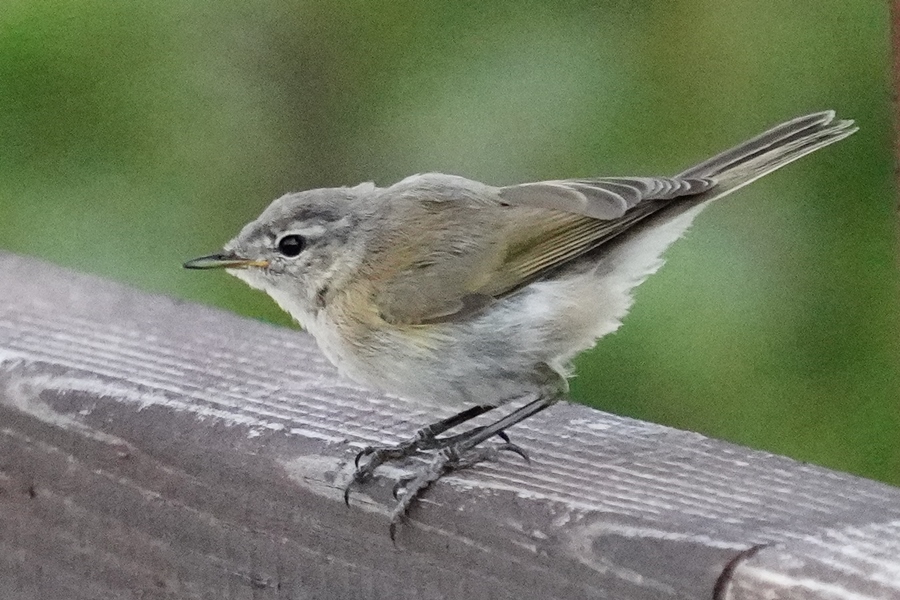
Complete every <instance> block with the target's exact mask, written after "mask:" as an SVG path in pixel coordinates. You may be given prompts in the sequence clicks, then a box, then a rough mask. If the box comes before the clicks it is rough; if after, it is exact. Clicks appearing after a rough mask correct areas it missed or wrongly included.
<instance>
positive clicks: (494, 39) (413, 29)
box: [0, 0, 900, 483]
mask: <svg viewBox="0 0 900 600" xmlns="http://www.w3.org/2000/svg"><path fill="white" fill-rule="evenodd" d="M887 10H888V7H887V3H885V2H864V1H862V0H852V1H849V2H848V1H847V0H795V1H794V2H783V1H775V0H667V1H665V2H664V1H662V0H647V1H643V2H640V1H634V0H629V1H627V2H625V1H621V0H620V1H614V0H607V1H596V0H593V1H590V2H587V1H582V2H554V3H551V2H538V1H536V0H530V1H527V0H526V1H517V2H512V1H508V0H506V1H496V2H490V3H488V2H473V1H462V2H444V1H438V0H419V1H416V2H411V1H409V0H391V1H387V0H376V1H372V2H365V1H362V0H355V1H350V2H345V3H334V2H314V1H312V0H308V1H306V2H302V1H292V0H260V1H259V2H254V3H246V2H237V1H236V0H219V1H217V2H203V1H201V0H187V1H185V0H181V1H176V0H147V1H145V2H141V3H130V2H129V3H123V2H119V1H118V0H68V1H67V2H61V1H53V0H6V1H5V2H4V8H3V10H2V11H0V140H2V143H0V248H3V249H5V250H11V251H14V252H20V253H25V254H32V255H35V256H39V257H43V258H46V259H48V260H51V261H54V262H56V263H59V264H62V265H66V266H69V267H72V268H75V269H79V270H82V271H90V272H94V273H99V274H103V275H106V276H109V277H113V278H117V279H120V280H122V281H125V282H129V283H131V284H134V285H137V286H140V287H142V288H144V289H148V290H154V291H160V292H165V293H169V294H174V295H177V296H180V297H183V298H188V299H193V300H199V301H203V302H207V303H211V304H217V305H219V306H222V307H226V308H228V309H231V310H235V311H238V312H241V313H243V314H246V315H250V316H253V317H256V318H261V319H266V320H271V321H274V322H278V323H282V324H285V323H287V319H286V317H285V316H283V315H282V314H280V312H279V311H278V309H277V308H276V307H275V306H274V304H273V303H271V302H270V301H269V300H268V298H266V297H264V296H263V295H261V294H259V293H258V292H254V291H252V290H249V289H247V288H245V287H244V286H243V285H242V284H241V283H240V282H238V281H236V280H234V279H231V278H228V277H226V276H225V275H224V274H218V275H216V274H209V273H206V274H198V273H194V272H184V271H182V270H181V269H180V263H181V262H182V261H183V260H184V259H186V258H190V257H193V256H196V255H199V254H204V253H207V252H210V251H214V250H216V249H218V248H219V247H220V245H221V244H222V243H223V242H225V241H226V240H227V239H228V238H230V237H231V236H232V235H233V234H234V233H236V232H237V231H238V229H239V228H240V226H241V225H242V224H243V223H245V222H246V221H248V220H250V219H252V218H253V217H255V216H256V215H257V214H258V212H259V211H260V210H262V208H264V207H265V206H266V205H267V204H268V202H269V201H270V200H271V199H273V198H274V197H276V196H278V195H280V194H282V193H284V192H285V191H292V190H300V189H305V188H310V187H319V186H331V185H343V184H355V183H357V182H359V181H364V180H375V181H376V182H378V183H379V184H389V183H391V182H393V181H395V180H397V179H399V178H401V177H403V176H405V175H408V174H411V173H415V172H422V171H429V170H437V171H444V172H450V173H457V174H463V175H466V176H469V177H472V178H476V179H481V180H484V181H488V182H491V183H498V184H500V183H511V182H517V181H528V180H536V179H541V178H561V177H574V176H590V175H631V174H658V173H673V172H677V171H679V170H680V169H682V168H683V167H685V166H687V165H688V164H690V163H691V162H694V161H697V160H700V159H703V158H705V157H706V156H707V155H709V154H712V153H714V152H717V151H719V150H722V149H724V148H725V147H728V146H730V145H732V144H734V143H736V142H738V141H741V140H743V139H744V138H747V137H749V136H751V135H754V134H756V133H758V132H759V131H761V130H762V129H764V128H765V127H767V126H769V125H772V124H774V123H776V122H779V121H781V120H783V119H786V118H789V117H793V116H796V115H799V114H802V113H805V112H810V111H813V110H821V109H823V108H835V109H837V110H838V111H839V113H840V114H841V115H843V116H845V117H853V118H855V119H857V121H858V123H859V125H860V126H861V128H862V129H861V131H860V132H859V133H858V134H857V135H855V136H854V137H852V138H850V139H849V140H847V141H844V142H841V143H840V144H839V145H837V146H833V147H831V148H828V149H827V150H825V151H823V152H821V153H818V154H816V155H815V156H813V157H809V158H806V159H804V160H803V161H801V162H800V163H797V164H794V165H791V166H790V167H789V168H787V169H785V170H783V171H780V172H779V173H777V174H776V175H774V176H770V177H768V178H766V179H765V180H764V181H761V182H758V183H756V184H754V185H753V186H751V187H750V188H747V189H746V190H744V191H742V192H740V193H739V194H736V195H735V196H733V197H731V198H729V199H728V200H726V201H724V202H722V203H720V204H717V205H716V206H714V207H712V208H711V209H710V210H708V211H707V212H706V213H704V214H703V215H702V216H701V217H700V218H699V219H698V221H697V223H696V225H695V227H694V229H693V230H692V232H691V233H690V234H689V235H688V236H687V238H686V239H685V240H682V241H681V242H679V243H678V244H676V245H675V247H673V248H672V250H671V251H670V252H669V253H668V262H669V264H668V265H667V266H666V268H664V269H663V270H662V271H661V272H660V273H659V274H658V275H656V276H655V277H653V278H651V279H650V280H649V281H648V282H647V283H646V284H644V286H642V287H641V288H640V289H639V290H638V293H637V303H636V306H635V309H634V310H633V312H632V314H631V315H630V316H629V318H628V319H627V321H626V324H625V326H624V327H623V328H622V329H620V330H619V332H617V333H616V334H614V335H612V336H609V337H608V338H606V339H604V340H603V341H602V342H601V343H600V344H599V345H598V347H597V348H596V349H595V350H594V351H592V352H589V353H586V354H585V355H584V356H583V357H581V358H580V359H579V361H578V363H579V364H578V367H579V373H580V376H579V378H578V379H577V380H576V381H575V383H574V386H573V395H574V397H575V398H576V399H578V400H580V401H583V402H589V403H591V404H593V405H594V406H597V407H599V408H603V409H605V410H610V411H613V412H616V413H620V414H626V415H632V416H635V417H639V418H642V419H649V420H652V421H658V422H662V423H668V424H671V425H674V426H677V427H682V428H687V429H692V430H696V431H700V432H703V433H705V434H708V435H712V436H716V437H721V438H726V439H729V440H733V441H735V442H738V443H742V444H747V445H750V446H754V447H758V448H765V449H768V450H771V451H773V452H778V453H785V454H788V455H791V456H794V457H796V458H799V459H802V460H807V461H812V462H815V463H819V464H823V465H827V466H830V467H834V468H838V469H844V470H848V471H851V472H854V473H858V474H861V475H864V476H868V477H874V478H879V479H883V480H887V481H893V482H895V483H900V470H898V468H900V422H898V421H900V414H898V412H900V411H898V390H900V385H898V384H900V373H898V358H900V353H898V333H900V327H898V318H897V313H898V308H900V303H898V294H897V292H898V277H897V272H896V268H895V267H896V262H895V256H894V255H895V251H896V248H895V244H894V233H895V224H894V215H893V211H892V205H893V201H894V193H895V192H894V189H893V187H892V181H891V171H892V157H891V153H890V139H891V133H890V132H891V126H890V112H889V111H890V106H889V89H888V82H889V76H888V68H889V64H888V35H887V33H888V15H887ZM0 284H2V282H0Z"/></svg>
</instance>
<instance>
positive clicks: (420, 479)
mask: <svg viewBox="0 0 900 600" xmlns="http://www.w3.org/2000/svg"><path fill="white" fill-rule="evenodd" d="M558 399H559V396H556V395H554V396H540V397H538V398H537V399H536V400H532V401H531V402H529V403H528V404H526V405H524V406H522V407H520V408H517V409H516V410H514V411H513V412H511V413H509V414H508V415H506V416H505V417H503V418H502V419H499V420H498V421H496V422H495V423H492V424H491V425H488V426H486V427H478V428H476V429H473V430H472V431H468V432H466V433H462V434H460V435H458V436H454V439H455V441H454V443H453V444H451V445H448V446H446V447H445V448H443V449H442V450H441V451H440V452H438V453H437V454H436V455H435V457H434V459H433V460H432V461H431V463H430V464H429V465H428V466H426V467H425V468H423V469H422V470H421V471H420V472H419V473H418V474H417V475H416V476H415V477H413V478H412V479H410V480H409V482H408V484H407V485H406V488H405V493H404V494H403V495H402V496H401V497H400V498H399V500H398V501H397V505H396V506H395V507H394V511H393V513H392V514H391V526H390V532H391V539H392V540H393V539H394V537H395V534H396V532H397V524H398V523H400V522H401V521H402V520H403V519H404V517H406V515H407V513H408V512H409V509H410V506H412V503H413V502H414V501H415V500H416V498H418V497H419V496H420V495H421V494H422V492H423V491H425V489H426V488H428V486H430V485H431V484H432V483H434V482H435V481H437V480H438V479H440V478H441V476H443V475H445V474H446V473H449V472H450V471H455V470H457V469H464V468H467V467H470V466H472V465H475V464H478V463H479V462H481V461H484V460H487V459H490V458H493V457H495V456H496V455H497V452H499V451H502V450H510V451H513V452H516V453H517V454H520V455H521V456H523V457H524V458H525V459H526V460H528V457H527V455H525V454H524V452H522V451H521V449H520V448H519V447H518V446H515V445H514V444H510V443H509V442H507V443H506V444H503V445H501V446H498V447H496V448H476V446H478V444H480V443H481V442H483V441H485V440H486V439H488V438H490V437H491V436H494V435H497V434H498V433H499V432H502V431H503V430H505V429H506V428H508V427H511V426H513V425H515V424H516V423H519V422H521V421H523V420H525V419H527V418H528V417H530V416H532V415H536V414H537V413H539V412H541V411H542V410H544V409H545V408H547V407H549V406H552V405H553V404H555V403H556V401H557V400H558Z"/></svg>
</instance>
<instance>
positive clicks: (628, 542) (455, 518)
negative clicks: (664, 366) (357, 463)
mask: <svg viewBox="0 0 900 600" xmlns="http://www.w3.org/2000/svg"><path fill="white" fill-rule="evenodd" d="M0 282H2V283H0V598H3V599H4V600H18V599H47V598H54V599H55V598H59V599H66V600H69V599H72V600H75V599H90V600H98V599H106V598H109V599H112V598H115V599H121V598H143V599H149V598H210V599H223V598H227V599H231V598H248V599H249V598H253V599H260V598H279V599H288V598H290V599H298V600H299V599H307V598H322V599H326V598H328V599H331V598H333V599H341V600H343V599H354V598H366V599H377V598H389V599H391V600H401V599H416V600H419V599H428V598H446V599H455V598H462V599H466V600H473V599H477V598H492V599H507V598H508V599H519V600H527V599H531V598H540V599H542V600H550V599H553V598H560V599H563V598H565V599H577V598H597V599H605V598H610V599H617V600H622V599H644V598H646V599H654V600H656V599H665V598H683V599H690V600H695V599H698V598H713V597H714V595H716V596H718V597H720V598H732V599H756V598H760V599H761V598H792V599H794V598H848V599H849V598H853V599H863V598H900V490H898V489H895V488H892V487H889V486H886V485H884V484H880V483H876V482H873V481H866V480H863V479H859V478H855V477H851V476H849V475H844V474H839V473H834V472H831V471H828V470H825V469H822V468H818V467H813V466H809V465H804V464H800V463H797V462H795V461H792V460H789V459H786V458H782V457H777V456H772V455H769V454H765V453H762V452H755V451H752V450H748V449H745V448H740V447H737V446H733V445H730V444H727V443H724V442H719V441H715V440H710V439H707V438H704V437H703V436H700V435H698V434H694V433H688V432H684V431H677V430H674V429H670V428H666V427H661V426H659V425H653V424H649V423H642V422H639V421H634V420H630V419H624V418H620V417H615V416H612V415H608V414H605V413H602V412H598V411H595V410H592V409H589V408H586V407H583V406H575V405H567V404H561V405H557V406H555V407H553V408H552V409H550V410H549V411H546V412H545V413H543V414H541V415H539V416H537V417H535V418H534V419H531V420H529V421H527V422H526V423H524V424H522V425H521V426H517V427H515V428H514V429H513V430H511V431H510V432H509V433H510V435H511V436H513V438H514V440H515V441H516V442H517V443H518V444H520V445H522V446H524V447H525V448H527V449H528V450H529V451H530V453H531V455H532V457H533V464H532V465H530V466H528V465H525V464H523V463H522V461H520V460H518V459H516V458H515V457H513V456H511V457H509V458H508V459H504V460H501V461H499V462H494V463H489V464H484V465H481V466H479V467H477V468H474V469H471V470H468V471H464V472H460V473H457V474H454V475H452V476H448V477H446V478H444V479H442V480H441V481H440V482H439V483H438V484H436V485H435V486H433V488H431V489H429V491H428V492H427V494H426V495H425V497H424V499H423V501H422V502H421V503H420V505H419V506H418V507H417V508H416V509H415V511H414V513H413V515H412V519H411V521H410V522H409V523H408V524H406V525H405V526H403V527H401V528H400V530H399V535H398V543H397V545H396V546H394V545H392V544H391V541H390V539H389V538H388V533H387V524H388V516H387V515H388V513H389V511H390V508H391V505H392V498H391V489H392V487H393V484H394V482H395V480H396V477H398V476H402V475H403V473H404V471H403V470H402V469H398V468H394V469H390V468H384V469H382V470H381V471H380V473H381V474H382V475H383V477H381V478H380V479H378V480H377V481H376V482H374V483H372V484H371V485H369V486H367V487H364V488H363V489H361V490H359V491H357V492H356V493H355V494H354V496H353V500H352V505H351V507H350V508H348V507H346V506H345V505H344V503H343V500H342V490H343V487H344V485H345V484H346V483H347V481H349V478H350V476H351V473H352V462H353V457H354V456H355V454H356V453H357V452H358V451H359V450H360V449H361V448H362V447H364V446H366V445H369V444H379V443H392V442H397V441H399V439H400V437H401V436H403V435H409V434H411V433H412V432H413V431H414V430H415V429H416V428H417V427H418V426H420V425H422V424H425V423H428V422H430V421H433V420H434V419H435V418H436V417H440V416H444V415H436V414H433V413H427V414H426V413H423V412H421V411H419V410H418V409H417V408H416V407H415V406H414V405H412V404H410V403H407V402H405V401H403V400H398V399H393V398H386V397H382V396H378V395H375V394H373V393H370V392H367V391H366V390H363V389H360V388H358V387H355V386H354V385H352V384H350V383H348V382H347V381H345V380H343V379H340V378H338V377H337V375H336V374H335V372H334V370H333V369H332V368H331V366H330V365H328V364H327V363H326V362H325V360H324V358H322V357H321V356H320V354H319V353H318V351H317V350H316V348H315V346H314V344H313V341H312V339H311V338H310V337H309V336H307V335H306V334H303V333H300V332H297V331H292V330H287V329H279V328H275V327H271V326H267V325H264V324H261V323H257V322H253V321H248V320H245V319H241V318H238V317H235V316H233V315H229V314H226V313H223V312H221V311H218V310H214V309H211V308H206V307H202V306H196V305H190V304H185V303H181V302H178V301H175V300H172V299H169V298H164V297H159V296H152V295H148V294H144V293H141V292H138V291H135V290H132V289H128V288H125V287H123V286H121V285H117V284H115V283H110V282H107V281H102V280H99V279H97V278H94V277H89V276H84V275H77V274H72V273H69V272H67V271H64V270H62V269H60V268H57V267H52V266H49V265H47V264H44V263H41V262H38V261H36V260H33V259H28V258H22V257H16V256H11V255H7V254H0ZM448 414H449V413H448Z"/></svg>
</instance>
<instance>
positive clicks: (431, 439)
mask: <svg viewBox="0 0 900 600" xmlns="http://www.w3.org/2000/svg"><path fill="white" fill-rule="evenodd" d="M483 429H484V427H476V428H474V429H472V430H471V431H467V432H465V433H461V434H459V435H453V436H448V437H436V436H435V435H434V434H432V433H431V432H430V431H429V430H428V428H425V429H420V430H419V431H417V432H416V435H415V436H414V437H413V438H412V439H410V440H407V441H405V442H402V443H400V444H397V445H396V446H366V447H365V448H363V449H362V450H360V451H359V452H358V453H357V454H356V458H355V459H354V461H353V464H354V466H355V467H356V471H355V472H354V473H353V479H351V480H350V483H348V484H347V487H345V488H344V503H345V504H347V505H348V506H349V505H350V491H351V490H352V489H353V487H354V486H357V485H359V484H362V483H365V482H367V481H369V480H370V479H371V478H372V476H373V475H374V473H375V470H376V469H377V468H378V467H380V466H381V465H383V464H384V463H386V462H389V461H396V460H403V459H405V458H409V457H410V456H413V455H415V454H418V453H420V452H422V451H424V450H435V449H444V448H449V447H452V446H453V445H455V444H457V443H460V442H461V441H463V440H465V439H466V438H468V437H471V436H472V435H473V434H478V433H480V432H481V431H482V430H483ZM496 435H497V436H498V437H500V439H502V440H503V441H504V442H505V445H510V446H515V444H511V443H510V441H509V436H508V435H506V433H505V432H503V431H500V432H498V433H497V434H496ZM515 447H516V448H518V446H515ZM519 450H520V453H521V449H519ZM364 458H367V459H368V460H366V461H365V462H362V459H364ZM526 458H527V457H526Z"/></svg>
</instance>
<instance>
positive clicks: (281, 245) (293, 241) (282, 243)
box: [278, 234, 303, 258]
mask: <svg viewBox="0 0 900 600" xmlns="http://www.w3.org/2000/svg"><path fill="white" fill-rule="evenodd" d="M278 251H279V252H281V253H282V254H283V255H284V256H287V257H288V258H294V257H295V256H297V255H299V254H300V253H301V252H303V238H302V237H301V236H299V235H297V234H291V235H286V236H284V237H283V238H281V239H280V240H278Z"/></svg>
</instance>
